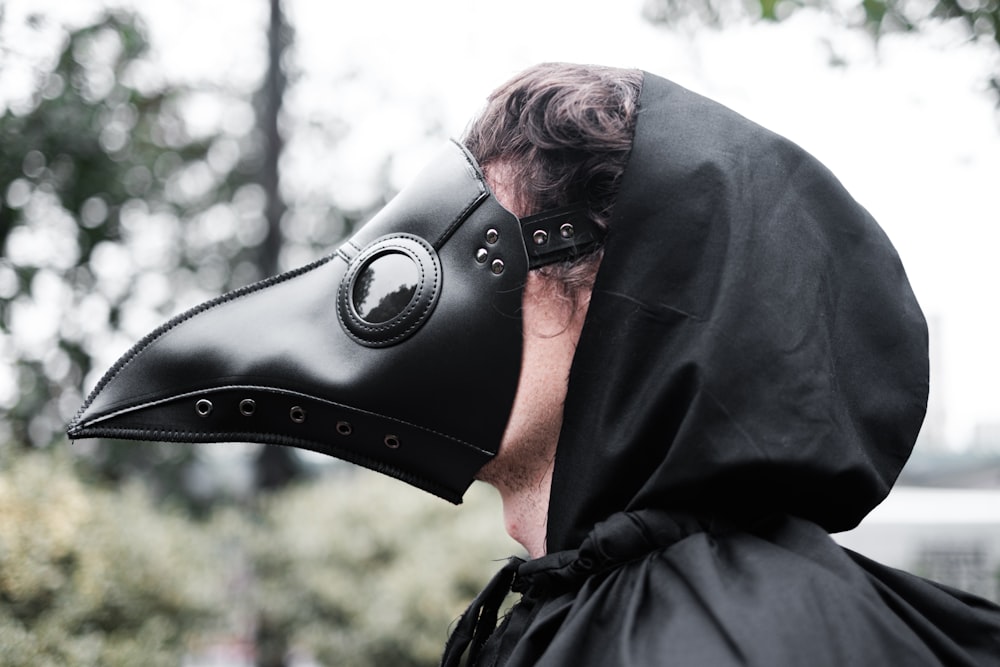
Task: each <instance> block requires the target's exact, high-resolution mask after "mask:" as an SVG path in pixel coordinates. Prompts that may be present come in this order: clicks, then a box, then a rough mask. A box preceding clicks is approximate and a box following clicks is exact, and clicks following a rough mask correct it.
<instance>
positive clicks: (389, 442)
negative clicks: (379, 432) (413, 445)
mask: <svg viewBox="0 0 1000 667" xmlns="http://www.w3.org/2000/svg"><path fill="white" fill-rule="evenodd" d="M399 444H400V443H399V437H397V436H395V435H392V434H391V433H390V434H389V435H387V436H385V446H386V447H388V448H389V449H399Z"/></svg>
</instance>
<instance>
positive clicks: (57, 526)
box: [0, 454, 221, 667]
mask: <svg viewBox="0 0 1000 667" xmlns="http://www.w3.org/2000/svg"><path fill="white" fill-rule="evenodd" d="M208 538H209V534H208V533H207V532H206V531H203V530H198V529H196V528H193V527H192V526H191V525H190V524H189V522H188V521H187V520H186V519H185V518H184V517H183V516H181V515H179V514H176V513H172V512H169V511H165V510H163V509H162V508H155V507H153V506H152V505H151V503H150V502H149V501H148V500H147V498H146V496H145V495H144V494H143V493H142V492H141V491H140V490H139V489H137V488H128V489H123V490H122V491H120V492H118V493H109V492H105V491H97V490H95V489H91V488H86V487H85V486H84V485H83V484H82V483H81V482H80V481H79V480H78V479H77V478H76V477H75V476H74V475H73V473H72V468H71V466H70V465H68V462H67V461H65V460H63V459H60V458H57V457H53V456H49V455H42V454H29V455H25V456H22V457H19V458H18V460H17V461H16V462H14V463H13V465H10V466H9V467H6V468H5V469H4V470H2V472H0V655H2V656H3V664H4V665H5V666H7V667H46V666H49V665H51V666H52V667H56V666H58V667H76V666H78V665H79V666H83V665H88V666H89V665H102V666H109V667H112V666H120V667H131V666H133V665H140V664H141V665H177V664H179V663H180V659H181V657H182V656H183V654H184V652H185V651H186V648H187V646H186V637H187V636H188V635H189V634H190V633H192V632H193V631H195V630H197V629H200V628H202V627H203V626H204V625H205V624H206V623H208V622H209V621H210V620H211V619H212V618H213V617H214V615H215V614H216V613H217V609H216V606H217V603H218V600H219V599H220V597H221V596H220V592H219V587H218V586H217V584H216V582H217V581H218V577H217V574H216V573H215V572H214V571H213V566H212V564H211V563H212V558H211V557H212V555H213V545H212V543H211V541H210V540H209V539H208Z"/></svg>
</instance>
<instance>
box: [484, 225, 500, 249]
mask: <svg viewBox="0 0 1000 667" xmlns="http://www.w3.org/2000/svg"><path fill="white" fill-rule="evenodd" d="M499 240H500V232H498V231H497V230H495V229H493V228H490V229H487V230H486V242H487V243H489V244H491V245H492V244H494V243H496V242H497V241H499Z"/></svg>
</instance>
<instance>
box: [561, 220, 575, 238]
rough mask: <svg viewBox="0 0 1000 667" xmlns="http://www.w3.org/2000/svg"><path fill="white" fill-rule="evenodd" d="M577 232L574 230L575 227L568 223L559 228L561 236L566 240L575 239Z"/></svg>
mask: <svg viewBox="0 0 1000 667" xmlns="http://www.w3.org/2000/svg"><path fill="white" fill-rule="evenodd" d="M575 232H576V230H575V229H573V225H571V224H570V223H568V222H564V223H563V224H562V226H560V227H559V236H561V237H563V238H564V239H571V238H573V234H574V233H575Z"/></svg>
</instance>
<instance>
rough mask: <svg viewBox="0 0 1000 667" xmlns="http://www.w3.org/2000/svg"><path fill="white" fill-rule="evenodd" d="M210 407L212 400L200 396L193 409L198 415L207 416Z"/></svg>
mask: <svg viewBox="0 0 1000 667" xmlns="http://www.w3.org/2000/svg"><path fill="white" fill-rule="evenodd" d="M212 407H213V406H212V401H210V400H208V399H207V398H202V399H199V400H198V402H197V403H195V404H194V411H195V412H197V413H198V416H199V417H207V416H209V415H210V414H212Z"/></svg>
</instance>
